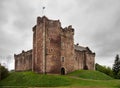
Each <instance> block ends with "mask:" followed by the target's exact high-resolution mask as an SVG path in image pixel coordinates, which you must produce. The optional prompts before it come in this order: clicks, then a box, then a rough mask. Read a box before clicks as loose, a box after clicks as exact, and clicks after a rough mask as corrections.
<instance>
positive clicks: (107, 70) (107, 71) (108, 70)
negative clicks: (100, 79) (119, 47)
mask: <svg viewBox="0 0 120 88" xmlns="http://www.w3.org/2000/svg"><path fill="white" fill-rule="evenodd" d="M95 69H96V70H97V71H100V72H102V73H105V74H106V75H109V76H111V77H113V71H112V69H111V68H110V67H106V66H102V65H100V64H98V63H96V64H95Z"/></svg>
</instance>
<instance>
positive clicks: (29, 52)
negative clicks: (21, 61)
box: [14, 49, 32, 57]
mask: <svg viewBox="0 0 120 88" xmlns="http://www.w3.org/2000/svg"><path fill="white" fill-rule="evenodd" d="M22 55H32V49H31V50H28V51H24V50H22V52H21V53H20V54H14V57H20V56H22Z"/></svg>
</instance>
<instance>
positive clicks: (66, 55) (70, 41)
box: [61, 26, 75, 73]
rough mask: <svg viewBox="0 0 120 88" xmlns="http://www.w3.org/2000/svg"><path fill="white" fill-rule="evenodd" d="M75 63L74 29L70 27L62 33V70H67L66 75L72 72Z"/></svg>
mask: <svg viewBox="0 0 120 88" xmlns="http://www.w3.org/2000/svg"><path fill="white" fill-rule="evenodd" d="M74 63H75V59H74V29H73V28H72V26H68V27H67V28H64V29H62V32H61V68H64V69H65V73H69V72H72V71H74Z"/></svg>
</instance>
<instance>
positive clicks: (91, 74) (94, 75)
mask: <svg viewBox="0 0 120 88" xmlns="http://www.w3.org/2000/svg"><path fill="white" fill-rule="evenodd" d="M69 75H71V76H76V77H80V78H85V79H94V80H111V79H113V78H111V77H110V76H108V75H106V74H104V73H101V72H99V71H92V70H77V71H74V72H71V73H70V74H69Z"/></svg>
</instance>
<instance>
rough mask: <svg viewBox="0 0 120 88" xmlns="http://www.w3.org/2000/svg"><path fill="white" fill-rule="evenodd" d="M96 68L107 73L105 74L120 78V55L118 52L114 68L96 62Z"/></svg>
mask: <svg viewBox="0 0 120 88" xmlns="http://www.w3.org/2000/svg"><path fill="white" fill-rule="evenodd" d="M95 69H96V70H97V71H100V72H102V73H105V74H107V75H109V76H111V77H113V78H115V79H120V57H119V55H118V54H117V55H116V57H115V60H114V64H113V67H112V68H110V67H106V66H102V65H100V64H98V63H96V64H95Z"/></svg>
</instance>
